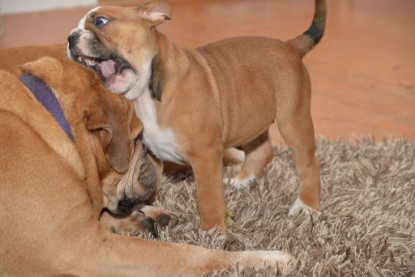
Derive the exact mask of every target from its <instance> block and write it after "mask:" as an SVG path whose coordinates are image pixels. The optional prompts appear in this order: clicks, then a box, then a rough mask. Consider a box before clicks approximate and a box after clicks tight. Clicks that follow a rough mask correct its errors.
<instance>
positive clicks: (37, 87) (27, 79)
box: [19, 73, 74, 141]
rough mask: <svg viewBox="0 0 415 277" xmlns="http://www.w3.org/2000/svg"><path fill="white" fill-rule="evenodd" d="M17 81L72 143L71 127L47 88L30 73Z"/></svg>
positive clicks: (53, 95) (54, 97)
mask: <svg viewBox="0 0 415 277" xmlns="http://www.w3.org/2000/svg"><path fill="white" fill-rule="evenodd" d="M19 80H20V81H21V82H22V83H23V84H25V86H26V87H27V88H29V90H30V91H31V92H32V94H33V95H34V96H35V98H36V99H37V100H38V101H39V102H40V103H41V104H42V105H43V106H44V107H45V108H46V109H47V110H48V111H49V112H50V114H51V115H52V116H53V117H54V118H55V120H56V122H57V123H58V124H59V126H61V128H62V129H63V130H64V131H65V133H66V135H67V136H68V138H69V139H70V140H71V141H74V137H73V135H72V131H71V127H70V126H69V123H68V121H67V120H66V117H65V114H64V113H63V110H62V106H61V105H60V103H59V101H58V99H57V98H56V96H55V94H54V93H53V92H52V90H51V89H50V88H49V86H48V85H47V84H46V83H45V82H44V81H43V80H41V79H39V78H38V77H36V76H34V75H33V74H31V73H25V74H23V75H21V76H20V77H19Z"/></svg>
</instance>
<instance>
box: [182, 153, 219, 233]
mask: <svg viewBox="0 0 415 277" xmlns="http://www.w3.org/2000/svg"><path fill="white" fill-rule="evenodd" d="M200 149H203V151H201V150H200ZM222 153H223V150H222V149H221V147H220V146H213V147H200V146H199V149H198V151H195V152H193V154H194V155H192V156H191V157H189V158H190V164H191V166H192V168H193V173H194V176H195V179H196V193H197V203H198V207H199V214H200V228H201V229H202V230H209V229H210V228H212V227H214V226H216V225H218V226H219V227H220V228H221V231H222V233H223V234H226V232H227V226H226V203H225V195H224V189H223V180H222V178H223V162H222Z"/></svg>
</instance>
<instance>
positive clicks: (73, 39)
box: [68, 32, 80, 48]
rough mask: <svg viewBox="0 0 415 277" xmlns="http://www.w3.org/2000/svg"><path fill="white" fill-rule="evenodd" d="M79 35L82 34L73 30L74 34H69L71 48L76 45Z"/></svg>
mask: <svg viewBox="0 0 415 277" xmlns="http://www.w3.org/2000/svg"><path fill="white" fill-rule="evenodd" d="M79 37H80V35H79V34H78V33H77V32H73V33H72V34H70V35H69V37H68V43H69V48H72V47H73V46H75V44H76V43H77V41H78V39H79Z"/></svg>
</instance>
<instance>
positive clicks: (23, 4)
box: [0, 0, 98, 14]
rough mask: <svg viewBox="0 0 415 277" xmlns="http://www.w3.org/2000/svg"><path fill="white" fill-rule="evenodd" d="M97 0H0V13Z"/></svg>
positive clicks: (85, 3) (95, 2)
mask: <svg viewBox="0 0 415 277" xmlns="http://www.w3.org/2000/svg"><path fill="white" fill-rule="evenodd" d="M97 4H98V0H31V1H28V0H1V2H0V9H1V13H2V14H11V13H25V12H38V11H46V10H54V9H63V8H75V7H83V6H96V5H97Z"/></svg>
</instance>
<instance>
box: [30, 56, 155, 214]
mask: <svg viewBox="0 0 415 277" xmlns="http://www.w3.org/2000/svg"><path fill="white" fill-rule="evenodd" d="M23 71H26V72H32V73H33V74H34V75H36V76H38V77H39V78H41V79H43V80H44V81H45V82H46V83H47V84H48V85H49V87H51V88H52V89H53V91H55V93H56V94H57V98H58V99H59V100H60V102H61V105H62V107H63V110H64V112H65V116H66V117H67V119H68V122H70V125H71V128H72V129H73V134H74V137H75V143H76V145H77V148H78V151H79V153H80V155H81V157H82V160H83V163H84V168H85V174H86V179H87V182H90V183H93V180H97V181H98V182H99V183H100V185H101V186H102V187H101V188H100V189H101V190H99V191H102V195H100V196H99V197H103V200H104V205H105V206H106V207H107V208H108V209H109V210H110V211H111V212H113V213H123V214H125V213H129V212H130V211H131V210H132V209H133V208H134V206H135V205H138V204H142V203H145V202H146V201H147V200H148V199H149V197H150V196H151V195H152V194H153V192H154V191H155V189H156V187H157V184H158V183H157V182H158V181H159V176H157V170H156V168H155V165H154V164H153V163H152V162H151V160H150V156H149V155H148V154H147V151H146V150H145V148H144V146H143V144H142V143H141V140H140V139H141V134H142V130H143V126H142V124H141V122H140V121H139V120H138V119H137V117H136V116H135V112H134V108H133V106H132V104H131V102H130V101H128V100H127V99H125V98H124V97H122V96H119V95H115V94H112V93H110V92H108V90H107V89H106V88H105V87H104V86H103V85H102V83H101V81H100V80H99V78H98V77H97V76H96V74H95V73H94V72H92V71H90V70H88V69H86V68H84V67H82V66H79V65H77V64H75V63H73V62H71V61H69V60H66V61H64V60H56V59H54V58H50V57H45V58H42V59H39V60H37V61H35V62H31V63H28V64H26V65H25V66H24V67H23ZM90 193H91V192H90ZM92 201H93V199H92Z"/></svg>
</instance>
